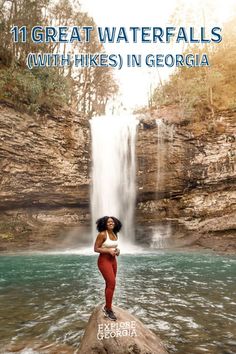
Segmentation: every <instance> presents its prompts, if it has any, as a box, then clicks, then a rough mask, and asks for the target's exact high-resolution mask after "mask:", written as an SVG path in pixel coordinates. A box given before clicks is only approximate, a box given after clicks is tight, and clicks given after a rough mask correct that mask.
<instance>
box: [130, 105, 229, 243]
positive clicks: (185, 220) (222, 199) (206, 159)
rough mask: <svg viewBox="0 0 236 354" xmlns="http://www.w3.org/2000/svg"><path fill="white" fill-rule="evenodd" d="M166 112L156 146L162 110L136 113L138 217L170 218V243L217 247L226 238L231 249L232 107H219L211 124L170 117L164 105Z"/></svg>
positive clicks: (152, 221)
mask: <svg viewBox="0 0 236 354" xmlns="http://www.w3.org/2000/svg"><path fill="white" fill-rule="evenodd" d="M174 113H175V114H176V109H175V111H174V112H173V114H174ZM165 115H166V117H167V118H166V119H165V118H163V121H164V122H165V129H164V130H163V129H162V143H161V144H159V145H158V143H157V140H158V126H157V124H156V119H160V118H161V117H163V111H160V112H159V111H155V112H152V114H149V115H148V114H147V113H146V114H145V115H144V116H143V117H142V116H141V117H140V129H139V133H138V142H137V164H138V173H137V175H138V177H137V181H138V205H137V213H136V217H137V221H138V222H139V223H141V224H143V225H148V224H151V225H155V224H156V225H159V226H160V225H163V224H164V223H167V222H168V223H169V225H170V227H171V229H172V233H171V234H172V240H169V242H168V246H170V245H171V244H172V246H173V245H174V246H181V247H182V246H183V245H185V244H186V245H187V244H189V243H192V244H197V245H202V246H204V247H209V248H215V249H216V250H217V249H222V244H224V243H225V244H224V250H235V249H236V224H235V222H236V202H235V192H236V187H235V181H236V112H235V111H224V112H220V113H218V115H217V116H216V117H215V119H214V122H212V121H211V123H210V122H207V121H203V122H194V123H192V122H186V121H184V119H182V120H181V118H180V116H179V117H178V120H176V119H171V118H172V117H171V114H170V112H169V113H168V114H167V111H166V110H165ZM158 147H159V151H158ZM160 154H161V155H162V156H161V158H160V156H159V155H160ZM158 164H159V165H158ZM157 170H159V174H157V172H156V171H157ZM152 233H153V232H151V234H152ZM222 238H223V239H222Z"/></svg>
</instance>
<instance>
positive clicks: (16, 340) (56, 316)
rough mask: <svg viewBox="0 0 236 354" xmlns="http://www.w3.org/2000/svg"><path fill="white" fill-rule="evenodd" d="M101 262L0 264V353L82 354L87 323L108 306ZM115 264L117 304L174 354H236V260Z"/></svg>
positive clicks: (23, 259)
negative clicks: (101, 307)
mask: <svg viewBox="0 0 236 354" xmlns="http://www.w3.org/2000/svg"><path fill="white" fill-rule="evenodd" d="M96 261H97V257H96V256H95V255H91V256H88V255H87V256H85V255H78V254H76V255H75V254H55V255H52V254H50V255H47V254H29V255H12V256H7V255H5V256H3V255H2V256H0V303H1V306H0V353H1V354H3V353H4V354H7V353H13V351H14V352H17V353H22V354H52V353H55V352H56V353H74V354H75V353H78V346H79V343H80V339H81V336H82V334H83V331H84V328H85V326H86V324H87V320H88V319H89V316H90V314H91V312H92V310H93V309H94V307H95V306H96V305H97V304H98V303H102V302H103V291H104V289H103V288H104V284H103V279H102V277H101V276H100V274H99V271H98V270H97V266H96ZM118 262H119V265H118V279H117V288H116V291H115V297H114V303H115V304H116V305H118V306H121V307H122V308H126V309H127V310H128V311H130V312H131V313H132V314H134V315H136V316H138V317H139V318H140V319H141V320H142V321H143V322H144V323H145V324H146V325H147V326H148V327H149V328H150V329H151V330H153V331H154V332H155V333H157V334H158V335H159V336H160V337H161V339H162V340H163V341H164V343H165V345H166V347H167V349H168V350H169V352H170V353H178V354H200V353H209V354H226V353H227V354H233V353H235V352H236V340H235V338H236V337H235V334H236V332H235V331H236V313H235V306H236V301H235V292H236V286H235V274H236V258H235V257H232V256H225V257H224V256H218V255H216V254H208V253H205V254H204V253H202V254H201V253H193V252H192V253H182V252H157V253H142V254H139V255H121V256H120V257H119V259H118ZM17 348H18V350H17ZM19 348H21V349H19ZM62 348H63V350H62ZM88 354H89V353H88Z"/></svg>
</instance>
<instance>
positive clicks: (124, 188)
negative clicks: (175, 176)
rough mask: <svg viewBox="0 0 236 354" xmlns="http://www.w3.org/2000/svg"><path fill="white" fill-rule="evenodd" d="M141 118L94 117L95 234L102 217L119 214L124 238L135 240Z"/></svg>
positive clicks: (93, 212) (92, 127)
mask: <svg viewBox="0 0 236 354" xmlns="http://www.w3.org/2000/svg"><path fill="white" fill-rule="evenodd" d="M137 124H138V121H137V120H136V119H135V117H134V116H132V115H126V116H112V115H111V116H101V117H94V118H92V119H91V120H90V125H91V134H92V187H91V212H92V223H93V234H95V233H96V231H95V226H96V225H95V222H96V220H97V219H98V218H100V217H102V216H105V215H108V216H115V217H117V218H118V219H119V220H120V221H121V222H122V224H123V227H122V232H121V235H120V236H121V239H123V242H124V240H125V241H126V242H127V241H128V243H131V244H132V243H133V241H134V228H133V218H134V207H135V194H136V193H135V189H136V187H135V174H136V168H135V137H136V127H137Z"/></svg>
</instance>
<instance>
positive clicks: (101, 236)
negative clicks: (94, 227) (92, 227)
mask: <svg viewBox="0 0 236 354" xmlns="http://www.w3.org/2000/svg"><path fill="white" fill-rule="evenodd" d="M98 237H99V238H100V239H105V238H106V231H101V232H99V234H98Z"/></svg>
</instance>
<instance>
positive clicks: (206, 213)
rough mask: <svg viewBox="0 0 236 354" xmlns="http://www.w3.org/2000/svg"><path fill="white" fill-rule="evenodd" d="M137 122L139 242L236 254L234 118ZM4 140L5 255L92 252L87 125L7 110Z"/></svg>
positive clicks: (68, 116) (2, 116)
mask: <svg viewBox="0 0 236 354" xmlns="http://www.w3.org/2000/svg"><path fill="white" fill-rule="evenodd" d="M160 118H162V123H161V124H160V122H161V121H160ZM138 119H139V121H140V123H139V127H138V134H137V145H136V152H137V205H136V222H135V224H136V236H137V239H138V240H139V241H140V242H141V243H143V244H149V245H150V244H151V245H153V246H155V247H163V246H164V247H180V246H186V245H188V244H194V245H199V246H204V247H210V248H215V249H217V250H218V249H220V250H226V251H227V250H234V249H235V247H236V246H235V244H236V242H235V229H236V190H235V179H236V156H235V155H236V135H235V134H236V112H235V111H232V110H231V111H224V112H220V113H218V114H217V115H216V116H215V118H214V121H212V120H211V121H207V120H205V121H203V122H194V123H191V122H189V121H187V122H186V121H185V120H184V119H183V117H179V116H178V112H177V111H176V110H175V111H171V110H170V109H166V110H165V111H164V112H163V110H159V111H153V112H151V113H150V112H147V113H146V114H143V115H140V116H138ZM163 122H164V124H163ZM0 133H1V140H0V167H1V172H0V180H1V190H0V220H1V222H0V250H7V249H11V250H14V249H20V248H22V249H26V248H28V247H29V248H38V247H39V245H40V248H48V247H54V248H55V243H56V246H59V245H60V246H61V247H67V246H68V247H69V246H70V245H72V244H73V243H74V242H77V240H78V235H80V236H79V237H80V241H81V242H86V239H87V237H89V236H88V235H89V227H90V225H89V224H90V220H91V216H90V208H89V195H90V168H91V156H90V146H91V144H90V141H91V138H90V129H89V121H88V119H87V118H86V117H83V116H82V115H79V114H76V113H75V112H71V111H66V110H64V111H62V112H60V113H56V114H51V115H45V116H43V117H42V116H41V117H31V116H29V115H28V114H23V113H20V112H16V111H15V110H14V109H13V108H11V107H7V106H6V105H1V111H0ZM65 235H66V236H67V237H65ZM160 236H163V237H160ZM159 241H161V245H160V243H158V242H159Z"/></svg>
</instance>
